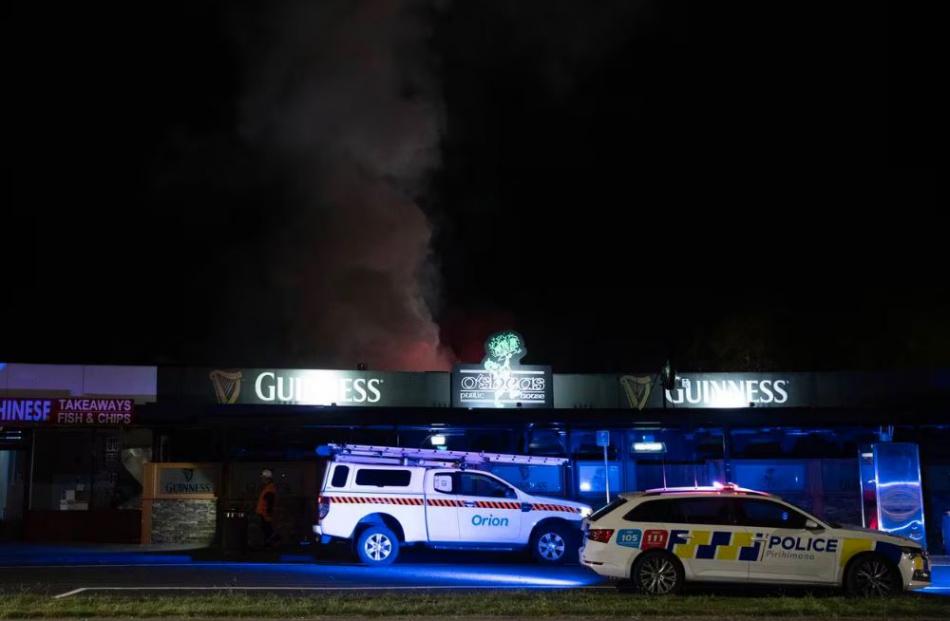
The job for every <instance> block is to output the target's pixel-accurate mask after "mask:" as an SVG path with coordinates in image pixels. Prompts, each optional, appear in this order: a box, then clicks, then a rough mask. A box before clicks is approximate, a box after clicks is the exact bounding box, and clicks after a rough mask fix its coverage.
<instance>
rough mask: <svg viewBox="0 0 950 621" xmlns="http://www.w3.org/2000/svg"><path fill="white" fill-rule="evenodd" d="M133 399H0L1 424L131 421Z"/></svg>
mask: <svg viewBox="0 0 950 621" xmlns="http://www.w3.org/2000/svg"><path fill="white" fill-rule="evenodd" d="M134 414H135V402H134V401H133V400H132V399H69V398H66V399H60V398H57V399H7V398H2V399H0V427H40V426H48V425H72V426H83V427H85V426H96V425H130V424H132V422H133V420H134Z"/></svg>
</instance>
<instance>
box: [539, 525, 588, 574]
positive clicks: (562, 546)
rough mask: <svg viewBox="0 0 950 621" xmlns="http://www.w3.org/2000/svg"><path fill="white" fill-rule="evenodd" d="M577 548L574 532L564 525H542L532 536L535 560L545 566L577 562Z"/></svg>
mask: <svg viewBox="0 0 950 621" xmlns="http://www.w3.org/2000/svg"><path fill="white" fill-rule="evenodd" d="M577 547H578V544H577V542H576V541H575V537H574V532H573V531H572V529H570V528H568V527H566V526H564V525H563V524H557V523H554V524H550V525H542V526H541V527H540V528H537V529H535V531H534V534H533V535H532V536H531V554H533V555H534V560H536V561H537V562H539V563H543V564H545V565H557V564H560V563H566V562H568V561H569V560H571V559H574V560H576V557H577Z"/></svg>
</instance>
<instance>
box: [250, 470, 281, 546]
mask: <svg viewBox="0 0 950 621" xmlns="http://www.w3.org/2000/svg"><path fill="white" fill-rule="evenodd" d="M276 506H277V486H276V485H274V473H273V472H271V471H270V470H268V469H267V468H265V469H264V470H262V471H261V493H260V494H259V495H258V496H257V509H256V511H255V513H257V515H259V516H260V517H261V532H262V533H263V534H264V545H265V546H271V545H273V544H274V543H276V541H277V534H276V533H275V532H274V508H275V507H276Z"/></svg>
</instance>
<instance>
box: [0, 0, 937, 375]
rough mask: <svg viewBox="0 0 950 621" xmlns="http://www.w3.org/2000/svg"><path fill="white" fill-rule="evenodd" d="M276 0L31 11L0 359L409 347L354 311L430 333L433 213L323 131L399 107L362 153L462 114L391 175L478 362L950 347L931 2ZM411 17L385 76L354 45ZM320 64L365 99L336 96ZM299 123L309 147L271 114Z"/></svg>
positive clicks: (353, 355)
mask: <svg viewBox="0 0 950 621" xmlns="http://www.w3.org/2000/svg"><path fill="white" fill-rule="evenodd" d="M404 5H405V6H407V7H409V8H408V9H407V11H403V12H400V11H401V9H400V7H402V6H404ZM275 6H276V5H275V3H266V2H262V3H247V2H243V3H242V2H208V1H204V0H189V1H187V2H175V1H171V0H165V1H163V2H131V3H110V4H109V5H108V6H106V5H102V6H99V5H96V6H94V7H93V6H88V5H86V4H82V5H74V4H68V5H66V4H64V7H61V8H58V9H55V10H54V9H51V8H44V9H42V10H40V9H38V8H37V7H33V8H32V9H30V10H29V11H28V10H27V9H21V8H7V9H4V13H5V15H4V41H5V42H6V46H7V50H6V51H7V53H6V58H7V59H8V61H9V62H10V64H11V65H12V67H11V68H12V72H10V73H8V77H7V81H6V82H7V85H8V88H7V89H6V92H7V101H8V102H13V104H14V106H13V108H12V111H11V112H9V113H8V114H7V115H5V118H6V125H7V127H6V130H5V132H4V134H5V136H10V137H12V139H11V140H4V150H5V152H6V153H5V154H6V157H5V158H4V159H5V164H4V182H3V185H4V188H5V199H4V202H5V203H6V206H5V208H4V210H3V213H4V216H3V222H5V223H6V225H5V226H3V229H4V231H3V233H2V239H3V240H4V244H5V246H6V248H7V252H5V253H4V254H5V261H4V268H3V272H2V273H3V274H4V281H5V283H6V285H5V287H4V289H5V290H6V291H7V293H8V295H6V296H5V298H6V299H5V302H4V305H3V307H4V309H3V312H4V314H5V317H4V321H3V323H2V324H0V330H2V332H0V360H6V361H25V362H32V361H35V362H115V363H145V364H154V363H191V364H215V365H221V366H225V365H234V366H243V365H248V366H251V365H253V366H265V365H275V366H277V365H284V366H318V365H319V366H323V365H331V366H346V367H349V366H354V365H355V364H356V362H358V361H360V360H359V358H360V357H362V358H365V359H366V361H367V362H368V363H369V364H370V366H371V367H373V366H391V365H392V363H386V362H381V361H385V360H390V359H391V358H385V357H380V356H381V355H382V354H380V353H379V352H376V351H375V350H374V353H369V352H367V354H366V356H362V353H361V349H360V348H361V347H362V341H360V340H359V338H358V337H356V336H353V337H352V338H351V337H350V336H349V335H353V334H356V332H357V331H359V330H361V329H362V326H363V324H366V325H367V329H369V328H370V325H369V324H372V326H371V327H372V331H373V332H374V333H375V334H378V335H381V336H382V337H385V336H386V335H388V334H392V335H395V334H397V333H400V331H402V330H403V325H404V324H403V323H401V320H399V319H398V318H397V319H393V318H392V317H391V314H392V311H391V309H392V308H393V306H392V304H391V299H396V298H398V297H399V296H400V294H401V288H400V286H399V283H400V282H402V281H400V280H398V279H395V280H391V279H388V275H387V267H386V265H388V261H389V260H390V258H391V259H392V260H393V261H396V259H398V258H401V257H402V256H403V254H402V253H401V252H400V246H399V244H398V243H393V244H392V245H390V243H389V238H388V234H389V233H387V231H403V230H405V231H406V235H408V236H409V237H412V235H413V234H414V233H413V231H416V229H413V228H412V226H410V225H402V222H403V221H404V220H405V218H404V217H403V215H402V212H399V214H398V215H394V216H393V217H392V218H391V219H390V218H389V217H388V216H389V212H388V211H386V210H387V209H388V207H379V206H374V207H368V208H366V209H367V211H360V210H359V209H358V208H355V207H354V208H353V210H352V211H351V210H350V207H349V204H350V201H352V203H353V204H359V202H360V201H361V200H363V198H362V196H363V195H362V194H361V192H362V189H361V188H360V187H359V186H360V183H359V182H356V183H354V184H350V185H347V184H346V183H344V182H340V181H339V178H340V176H341V175H340V174H338V173H339V170H340V169H339V168H337V164H338V162H337V160H336V154H337V153H338V152H337V151H335V150H333V149H330V148H328V147H327V146H326V145H327V144H328V143H332V144H337V142H338V141H340V142H341V143H342V142H345V143H346V144H347V145H350V144H352V143H351V142H350V137H351V135H352V133H353V132H354V131H355V132H356V133H357V134H359V133H360V132H359V131H357V130H361V129H362V128H363V127H364V126H370V127H371V130H368V132H367V133H368V134H369V136H368V137H367V136H363V135H360V136H359V138H358V139H356V141H355V144H357V145H358V146H357V150H359V149H363V150H365V151H367V152H372V154H371V156H366V159H365V160H364V159H361V158H362V157H363V156H362V155H359V154H358V157H356V158H355V161H357V164H358V165H356V166H355V168H354V169H356V168H358V169H359V170H363V169H364V167H365V162H366V161H376V160H374V159H373V158H374V157H376V155H375V153H376V152H375V151H373V149H375V148H376V147H377V146H380V144H379V143H377V142H375V141H376V140H377V136H378V135H384V136H385V142H384V143H382V147H381V149H383V147H385V148H389V147H391V146H392V145H393V144H396V145H401V144H403V143H404V142H405V140H404V138H406V137H410V138H412V139H413V140H414V139H415V138H414V137H415V136H416V135H417V134H418V135H420V136H421V135H423V134H424V132H423V130H424V129H425V128H429V127H436V128H437V129H438V133H437V135H434V137H433V138H432V140H431V141H430V142H428V143H427V142H426V141H424V140H421V142H422V143H423V146H425V145H426V144H429V146H432V147H433V151H432V153H431V154H430V156H429V157H433V158H434V159H433V160H432V161H431V162H430V163H429V165H428V167H425V168H424V169H421V168H420V169H419V170H418V171H416V169H415V168H413V169H412V170H413V171H415V172H412V173H410V174H405V173H404V172H398V173H394V174H393V176H392V177H389V176H384V177H383V180H382V181H381V182H380V183H381V184H382V185H381V186H380V187H384V188H386V187H390V186H394V185H398V186H399V188H400V192H403V191H404V192H405V193H408V194H411V198H412V201H409V203H407V204H406V205H404V207H405V208H407V209H410V210H411V209H415V207H413V205H414V204H418V205H419V206H420V207H421V209H422V210H423V212H424V214H425V216H426V218H427V220H428V225H426V224H425V221H423V220H421V219H420V220H419V223H417V224H418V225H419V226H421V227H422V229H424V230H430V231H431V234H432V240H431V249H432V254H431V256H430V257H429V259H428V260H426V261H425V262H424V269H423V270H422V272H421V273H420V274H419V278H418V279H417V280H416V282H419V283H422V284H421V285H420V286H421V289H420V295H421V296H423V297H424V299H425V301H426V303H427V305H428V308H429V309H430V311H431V313H432V315H433V317H434V320H435V322H436V323H437V324H438V326H439V328H438V329H439V333H440V335H441V340H442V342H443V344H445V345H447V346H448V347H450V348H451V349H452V350H453V351H454V352H455V354H456V355H458V356H461V357H463V358H466V359H471V358H473V357H478V356H479V355H480V347H481V340H482V339H483V338H484V337H485V336H486V335H487V332H488V331H490V330H492V329H495V328H503V327H513V328H515V329H518V330H520V331H521V332H522V333H523V334H524V336H525V338H526V341H527V346H528V349H529V351H530V353H529V355H528V358H526V359H525V360H524V362H526V363H527V362H531V363H537V364H544V363H548V364H553V365H554V367H555V370H557V371H578V372H595V371H619V370H626V369H637V370H641V369H653V368H657V367H659V365H660V364H661V363H662V361H663V359H664V358H665V357H667V356H672V358H673V359H674V361H675V363H676V364H677V365H678V366H679V367H680V368H683V369H695V370H714V369H723V370H741V369H767V368H784V369H802V370H808V369H830V368H860V367H883V368H887V367H895V366H901V367H907V366H950V325H948V323H950V321H948V317H950V305H948V302H947V298H948V296H947V293H948V285H947V281H948V279H947V277H946V272H947V269H946V263H947V261H946V254H947V241H946V240H947V233H946V231H947V227H946V224H944V223H940V222H938V220H937V216H936V215H935V213H936V204H937V197H936V185H937V181H936V170H938V169H942V168H943V167H944V164H943V162H939V163H938V162H937V160H936V146H935V145H936V142H937V138H936V126H937V122H936V121H937V115H936V105H935V102H934V99H935V94H934V92H935V87H934V84H935V83H936V82H937V79H936V77H935V76H937V75H938V74H939V73H938V72H936V70H935V64H936V63H935V61H934V60H933V58H934V57H935V53H934V50H935V49H936V46H935V45H934V41H935V34H934V26H933V24H934V23H935V22H934V20H933V18H932V16H928V15H924V14H914V13H911V12H909V9H908V8H907V7H904V8H902V9H901V11H900V12H896V11H895V10H893V9H891V8H889V7H888V6H887V5H885V4H883V3H874V2H872V3H861V4H859V5H855V6H848V7H843V6H838V5H835V6H829V5H827V3H824V4H816V5H815V8H808V7H807V6H806V5H803V4H801V3H790V4H782V5H780V4H776V3H728V4H724V3H707V2H696V3H682V2H630V1H628V2H598V3H591V2H581V1H575V2H564V1H560V0H546V1H543V2H533V1H532V2H527V1H519V2H462V1H456V2H446V3H437V4H435V5H429V4H426V3H411V2H404V3H393V4H392V5H386V6H395V7H397V9H400V10H394V11H393V12H392V14H393V15H396V16H397V17H395V18H393V24H397V22H398V25H393V26H392V27H390V22H389V21H387V20H389V17H387V15H390V13H389V12H387V11H384V10H380V13H381V14H382V17H379V16H378V15H377V13H372V14H371V15H370V17H366V16H365V15H364V14H359V15H358V16H357V17H353V16H351V15H350V13H349V11H350V9H348V8H347V7H346V5H332V7H335V8H332V10H331V9H328V10H326V11H323V10H322V9H321V10H320V11H315V13H316V15H310V14H308V15H307V16H306V17H305V18H299V16H295V14H294V13H293V11H288V12H287V13H284V12H281V13H278V12H277V10H276V9H275V8H274V7H275ZM327 6H331V5H327ZM406 12H408V14H410V15H411V17H410V18H408V19H407V18H405V17H404V14H405V13H406ZM397 18H398V19H397ZM334 20H339V21H334ZM406 24H408V25H409V26H408V27H407V26H406ZM367 25H369V26H367ZM390 40H392V41H396V42H397V43H398V45H399V49H398V50H396V51H394V53H393V57H394V58H396V60H395V61H393V66H394V67H396V68H397V69H399V73H400V75H399V78H400V79H399V80H398V81H397V82H398V85H399V86H398V88H393V89H391V90H392V92H391V93H389V92H386V93H383V95H384V96H382V97H375V99H376V100H381V101H380V102H376V101H374V93H377V91H376V90H375V89H376V88H377V87H378V84H376V83H374V82H372V80H371V79H369V78H366V81H365V82H364V81H363V78H362V77H360V76H358V75H357V76H356V78H358V79H356V78H354V77H353V76H352V75H351V74H350V73H348V72H351V73H353V72H352V71H351V69H352V67H357V70H356V71H355V73H357V74H358V73H359V69H360V68H362V67H364V65H362V64H359V62H362V61H354V63H355V64H347V63H348V62H350V61H340V64H337V63H336V58H337V56H335V55H340V54H341V53H342V52H341V50H343V51H347V53H349V51H352V50H355V55H356V57H357V58H363V57H362V56H360V55H361V54H364V53H365V54H368V53H372V52H373V51H374V50H375V51H378V50H380V49H382V50H388V49H389V48H388V47H386V46H387V45H388V42H389V41H390ZM288 41H289V42H288ZM327 41H329V43H325V42H327ZM367 50H368V51H367ZM289 57H293V58H295V59H297V60H295V62H294V63H290V62H284V61H285V60H286V58H289ZM340 57H341V58H342V57H343V56H340ZM366 66H374V65H372V64H367V65H366ZM387 66H388V65H387ZM288 67H289V69H288ZM276 68H281V69H286V72H285V73H284V74H282V75H283V76H284V77H283V79H284V81H283V82H279V81H278V86H277V87H273V84H272V82H273V80H272V78H273V76H274V75H275V74H276V73H277V69H276ZM404 69H405V71H406V73H408V74H411V75H410V78H405V76H403V75H402V71H403V70H404ZM381 71H382V70H381ZM380 75H388V74H387V73H386V72H385V71H382V73H381V74H380ZM287 76H290V77H287ZM412 76H415V77H412ZM404 78H405V79H404ZM373 79H375V78H373ZM288 85H289V86H288ZM301 85H303V86H301ZM307 85H316V91H317V92H318V95H317V96H316V97H315V99H312V97H314V96H313V95H312V93H311V94H307V93H310V91H308V90H307V89H306V88H304V87H306V86H307ZM327 85H328V86H327ZM324 86H326V88H327V89H328V90H330V91H332V90H333V89H337V90H342V91H346V92H347V93H348V94H347V96H345V97H341V101H342V102H343V103H342V104H341V105H340V106H338V107H337V108H336V109H335V110H336V111H331V112H325V110H327V109H328V108H327V107H324V106H322V103H321V105H311V104H313V102H314V101H318V102H322V101H324V100H325V99H326V97H325V96H324V95H325V93H324V91H320V88H323V87H324ZM351 88H352V89H354V92H356V93H363V92H365V93H366V95H365V97H363V98H362V99H352V98H351V95H350V94H349V90H348V89H351ZM363 89H365V90H363ZM377 94H378V93H377ZM321 98H322V99H321ZM330 99H333V97H330ZM403 100H407V101H414V102H423V103H433V102H434V104H435V106H434V108H433V113H432V115H431V118H428V117H425V118H421V119H420V118H414V117H413V118H412V119H411V120H409V121H406V122H405V123H404V122H403V121H404V120H405V116H403V114H404V113H405V112H406V110H405V109H404V108H402V107H401V106H400V103H401V102H402V101H403ZM249 101H250V104H249V103H248V102H249ZM363 101H368V102H369V103H368V104H366V107H365V109H364V108H363ZM351 108H354V109H353V110H350V109H351ZM298 110H302V112H299V113H298ZM341 110H342V112H341ZM410 112H411V110H410ZM320 115H324V116H325V118H319V117H320ZM334 115H336V116H334ZM311 117H312V118H311ZM433 119H437V120H433ZM301 125H303V126H306V127H308V128H309V127H311V125H312V126H313V127H315V128H316V129H312V130H306V131H312V134H308V136H311V137H310V138H308V140H309V141H308V142H306V144H303V145H291V146H288V145H287V143H286V141H284V142H281V141H280V140H278V139H276V138H273V135H275V134H277V135H280V134H281V132H282V131H284V132H287V131H291V129H292V131H291V133H292V134H293V135H296V134H295V133H294V132H296V131H297V128H298V127H299V126H301ZM324 125H325V126H327V127H330V128H331V129H326V127H324ZM337 125H340V126H341V127H342V128H343V129H342V130H340V131H336V130H335V129H333V128H335V127H336V126H337ZM249 128H250V129H249ZM288 128H291V129H288ZM354 128H355V129H354ZM306 131H305V130H301V132H302V133H306ZM341 136H342V138H341ZM281 140H282V139H281ZM379 140H383V139H379ZM366 145H369V146H366ZM331 146H332V145H331ZM347 148H349V146H348V147H347ZM381 152H382V151H381ZM384 159H385V158H384ZM400 161H401V160H400ZM360 162H363V163H362V164H360ZM391 163H392V161H391V160H386V165H385V166H383V168H385V169H386V170H387V171H388V170H390V168H389V166H390V164H391ZM370 168H372V165H370ZM343 170H344V173H343V174H342V177H344V178H345V177H346V176H347V173H346V171H347V170H350V169H346V168H344V169H343ZM358 178H360V179H363V177H358ZM393 179H395V181H393ZM407 179H408V181H407ZM375 181H379V179H374V183H375ZM410 182H411V183H410ZM387 184H389V185H387ZM370 185H371V187H376V186H375V185H373V184H370ZM410 185H411V187H408V186H410ZM404 186H406V187H404ZM341 187H343V188H344V189H343V190H341V189H340V188H341ZM384 194H385V192H384ZM372 196H373V197H374V198H373V199H372V200H371V201H370V202H373V201H376V199H377V198H378V195H376V194H373V195H372ZM385 196H386V198H385V199H380V200H379V201H378V202H373V205H388V204H389V203H387V201H388V200H390V198H391V197H389V195H388V194H385ZM399 196H400V197H401V196H403V194H399ZM392 200H394V201H395V202H396V203H398V202H399V200H401V199H398V198H392ZM394 204H395V203H394ZM314 205H317V206H316V207H314ZM367 214H368V215H367ZM369 216H373V217H369ZM410 220H411V219H410ZM377 221H381V222H377ZM364 233H365V235H364ZM400 234H401V233H395V232H394V233H392V235H393V236H395V237H394V238H395V239H401V238H399V237H398V235H400ZM413 239H415V238H413ZM18 244H24V246H23V248H22V249H21V248H20V247H19V245H18ZM381 246H383V247H385V251H382V250H381V251H380V252H381V253H383V254H384V255H385V256H383V258H382V259H378V258H376V257H375V256H374V258H372V261H377V260H381V261H383V263H384V264H386V265H384V266H383V267H380V268H378V269H374V270H365V269H362V267H365V265H364V263H363V261H364V259H365V260H366V261H370V259H368V258H366V257H368V256H369V255H372V254H373V253H374V250H375V248H377V247H381ZM409 256H411V253H409ZM353 257H361V258H359V261H358V262H359V265H360V266H362V267H361V268H360V269H359V270H350V269H347V270H342V269H339V268H340V266H349V265H350V262H351V261H353V260H354V259H353ZM374 265H375V264H374ZM327 274H332V277H330V276H328V275H327ZM341 274H342V276H341ZM11 283H12V285H11ZM387 292H388V293H387ZM390 296H392V297H390ZM339 300H345V301H346V304H347V305H349V304H352V306H341V304H340V303H339ZM340 308H355V309H356V310H357V311H358V312H357V313H356V314H355V315H354V314H352V313H348V312H343V311H340V310H339V309H340ZM395 314H396V315H398V313H395ZM344 315H345V316H346V319H341V317H343V316H344ZM354 316H355V317H357V319H356V320H353V321H350V319H351V318H352V317H354ZM347 322H348V323H347ZM335 326H339V329H335ZM394 338H396V337H394ZM347 339H349V340H350V341H349V342H348V341H347Z"/></svg>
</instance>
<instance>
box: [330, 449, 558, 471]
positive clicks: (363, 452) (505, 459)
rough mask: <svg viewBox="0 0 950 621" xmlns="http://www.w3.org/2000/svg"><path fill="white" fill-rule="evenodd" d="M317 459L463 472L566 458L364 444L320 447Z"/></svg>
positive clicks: (546, 463)
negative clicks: (459, 469)
mask: <svg viewBox="0 0 950 621" xmlns="http://www.w3.org/2000/svg"><path fill="white" fill-rule="evenodd" d="M316 452H317V455H320V456H323V457H332V459H333V461H339V462H351V463H358V464H393V465H400V466H433V467H441V468H446V467H448V468H451V467H456V468H466V467H470V466H483V465H486V464H517V465H535V466H561V465H563V464H566V463H567V462H568V459H567V458H566V457H542V456H537V455H507V454H505V453H485V452H475V451H440V450H437V449H418V448H402V447H398V446H371V445H368V444H324V445H321V446H319V447H317V451H316Z"/></svg>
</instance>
